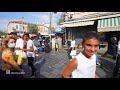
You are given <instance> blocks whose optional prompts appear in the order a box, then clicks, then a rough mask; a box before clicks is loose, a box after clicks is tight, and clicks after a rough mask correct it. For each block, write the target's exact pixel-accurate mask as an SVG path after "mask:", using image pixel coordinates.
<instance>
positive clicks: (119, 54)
mask: <svg viewBox="0 0 120 90" xmlns="http://www.w3.org/2000/svg"><path fill="white" fill-rule="evenodd" d="M119 68H120V37H119V41H118V50H117V54H116V64H115V67H114V70H113V78H116V77H117V75H118V72H119Z"/></svg>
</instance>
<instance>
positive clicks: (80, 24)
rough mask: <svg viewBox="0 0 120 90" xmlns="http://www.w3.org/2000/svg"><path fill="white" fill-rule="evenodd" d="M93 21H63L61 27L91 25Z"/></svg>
mask: <svg viewBox="0 0 120 90" xmlns="http://www.w3.org/2000/svg"><path fill="white" fill-rule="evenodd" d="M93 24H94V21H81V22H71V23H64V24H63V25H61V27H78V26H87V25H93Z"/></svg>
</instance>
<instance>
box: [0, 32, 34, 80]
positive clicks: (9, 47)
mask: <svg viewBox="0 0 120 90" xmlns="http://www.w3.org/2000/svg"><path fill="white" fill-rule="evenodd" d="M2 46H3V47H2V60H3V63H2V67H1V69H0V77H2V78H18V77H20V78H23V74H22V73H25V71H24V70H23V69H22V64H20V65H19V64H18V63H17V60H18V57H19V54H20V53H21V52H24V53H25V54H26V57H27V58H26V59H25V60H28V65H29V66H30V67H31V70H32V75H31V77H35V71H36V68H35V67H34V65H33V61H34V43H33V41H32V40H31V39H30V36H29V34H28V33H25V34H24V35H23V36H17V33H15V32H12V33H10V34H8V35H7V37H6V38H5V39H4V41H3V45H2ZM8 71H9V72H10V73H13V74H7V72H8Z"/></svg>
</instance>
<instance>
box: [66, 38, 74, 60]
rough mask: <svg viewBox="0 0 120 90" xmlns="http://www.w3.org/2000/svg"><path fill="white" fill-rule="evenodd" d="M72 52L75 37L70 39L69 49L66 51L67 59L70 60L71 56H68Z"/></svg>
mask: <svg viewBox="0 0 120 90" xmlns="http://www.w3.org/2000/svg"><path fill="white" fill-rule="evenodd" d="M72 50H75V37H74V36H72V37H71V42H70V47H69V50H68V58H69V59H72V55H70V53H71V51H72Z"/></svg>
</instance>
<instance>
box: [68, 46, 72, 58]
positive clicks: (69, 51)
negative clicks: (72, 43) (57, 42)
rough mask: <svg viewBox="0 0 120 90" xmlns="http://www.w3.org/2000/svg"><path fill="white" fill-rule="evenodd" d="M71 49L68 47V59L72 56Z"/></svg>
mask: <svg viewBox="0 0 120 90" xmlns="http://www.w3.org/2000/svg"><path fill="white" fill-rule="evenodd" d="M71 50H72V48H70V49H69V50H68V58H69V59H72V56H71V55H70V53H71Z"/></svg>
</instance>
